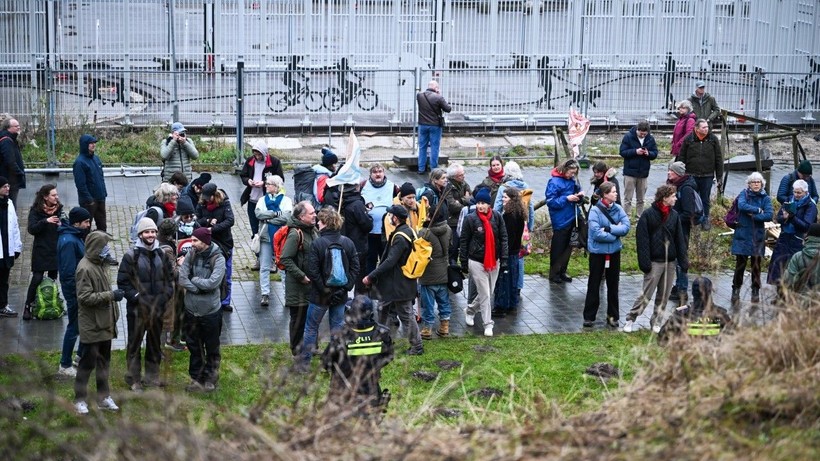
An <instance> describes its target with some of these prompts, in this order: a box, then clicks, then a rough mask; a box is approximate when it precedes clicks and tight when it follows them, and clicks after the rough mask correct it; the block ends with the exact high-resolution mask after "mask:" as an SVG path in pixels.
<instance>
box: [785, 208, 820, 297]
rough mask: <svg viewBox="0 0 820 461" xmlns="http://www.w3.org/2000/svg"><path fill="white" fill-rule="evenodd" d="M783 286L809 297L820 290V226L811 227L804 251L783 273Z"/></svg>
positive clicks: (799, 252) (795, 257)
mask: <svg viewBox="0 0 820 461" xmlns="http://www.w3.org/2000/svg"><path fill="white" fill-rule="evenodd" d="M783 286H784V287H786V288H788V289H789V290H791V291H792V292H793V293H801V294H804V295H808V296H809V297H812V296H813V295H814V293H815V292H816V290H817V289H818V288H820V224H818V223H813V224H812V225H810V226H809V232H808V234H806V241H805V242H803V249H802V250H800V251H798V252H797V253H795V254H793V255H792V257H791V258H790V259H789V263H788V264H787V265H786V269H785V270H784V272H783Z"/></svg>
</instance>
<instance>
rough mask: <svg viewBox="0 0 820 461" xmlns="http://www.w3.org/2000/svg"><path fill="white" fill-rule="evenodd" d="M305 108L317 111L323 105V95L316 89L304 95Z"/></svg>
mask: <svg viewBox="0 0 820 461" xmlns="http://www.w3.org/2000/svg"><path fill="white" fill-rule="evenodd" d="M304 102H305V108H306V109H307V110H309V111H311V112H318V111H320V110H322V108H323V107H324V106H325V101H324V96H322V93H320V92H318V91H310V92H308V94H307V95H305V101H304Z"/></svg>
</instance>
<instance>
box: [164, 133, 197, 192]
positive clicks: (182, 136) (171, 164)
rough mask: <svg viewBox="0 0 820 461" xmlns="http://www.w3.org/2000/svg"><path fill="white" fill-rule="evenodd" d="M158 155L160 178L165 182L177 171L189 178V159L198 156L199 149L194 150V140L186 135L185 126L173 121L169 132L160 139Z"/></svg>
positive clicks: (190, 172) (190, 173) (194, 158)
mask: <svg viewBox="0 0 820 461" xmlns="http://www.w3.org/2000/svg"><path fill="white" fill-rule="evenodd" d="M159 155H160V157H162V180H163V181H166V182H167V181H168V180H170V179H171V176H173V174H174V173H176V172H178V171H181V172H182V173H183V174H185V176H187V177H188V179H190V178H191V177H192V176H191V175H192V170H191V160H196V159H198V158H199V151H197V150H196V146H195V145H194V141H193V140H192V139H190V138H189V137H188V136H187V130H186V129H185V126H183V125H182V123H180V122H174V123H173V124H172V125H171V134H169V135H168V137H166V138H165V139H163V140H162V144H161V145H160V147H159Z"/></svg>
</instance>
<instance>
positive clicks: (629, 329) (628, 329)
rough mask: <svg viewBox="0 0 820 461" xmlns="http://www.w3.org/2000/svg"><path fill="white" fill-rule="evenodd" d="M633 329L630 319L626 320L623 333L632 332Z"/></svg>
mask: <svg viewBox="0 0 820 461" xmlns="http://www.w3.org/2000/svg"><path fill="white" fill-rule="evenodd" d="M633 331H634V323H633V322H632V320H627V321H626V323H624V333H632V332H633Z"/></svg>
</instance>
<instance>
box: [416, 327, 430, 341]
mask: <svg viewBox="0 0 820 461" xmlns="http://www.w3.org/2000/svg"><path fill="white" fill-rule="evenodd" d="M419 334H420V335H421V339H433V329H432V328H430V327H422V329H421V332H419Z"/></svg>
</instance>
